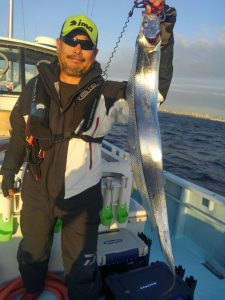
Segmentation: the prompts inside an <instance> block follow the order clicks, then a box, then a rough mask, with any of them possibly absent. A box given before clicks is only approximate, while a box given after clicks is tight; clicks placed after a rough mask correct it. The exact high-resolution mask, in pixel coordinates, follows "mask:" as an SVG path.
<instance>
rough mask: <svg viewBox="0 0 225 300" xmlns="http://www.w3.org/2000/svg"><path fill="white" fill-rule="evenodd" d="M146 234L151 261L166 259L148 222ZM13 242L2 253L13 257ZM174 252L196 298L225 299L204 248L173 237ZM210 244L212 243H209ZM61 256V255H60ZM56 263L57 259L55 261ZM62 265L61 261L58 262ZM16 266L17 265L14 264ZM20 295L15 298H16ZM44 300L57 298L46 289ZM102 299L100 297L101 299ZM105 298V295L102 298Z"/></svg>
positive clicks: (221, 283) (224, 281)
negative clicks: (192, 284)
mask: <svg viewBox="0 0 225 300" xmlns="http://www.w3.org/2000/svg"><path fill="white" fill-rule="evenodd" d="M145 232H146V234H147V235H148V236H150V237H151V239H152V247H151V250H150V263H151V262H154V261H157V260H160V261H162V260H164V258H163V256H162V252H161V249H160V246H159V243H158V237H157V233H156V232H153V233H151V234H149V226H148V224H146V230H145ZM55 242H56V244H58V246H59V247H60V241H59V239H58V237H56V239H55ZM9 243H12V245H11V246H13V247H9V244H8V243H3V244H1V253H2V252H4V248H5V251H7V252H6V253H5V254H6V255H7V256H11V257H13V255H14V254H15V253H14V254H13V253H10V252H15V247H16V246H17V245H16V244H17V243H18V240H14V241H10V242H9ZM172 246H173V254H174V259H175V263H176V265H177V266H178V265H182V266H183V268H185V275H184V278H186V277H189V276H191V275H192V276H194V278H195V279H197V285H196V289H195V294H194V295H195V297H194V299H195V300H212V299H215V300H224V299H225V279H219V278H218V277H217V276H216V275H214V274H213V273H212V272H210V271H209V270H208V269H207V268H206V267H205V266H204V265H203V264H202V263H203V262H204V260H205V259H204V257H205V256H204V255H205V253H203V251H202V249H200V248H199V247H198V246H196V245H195V244H194V243H193V242H192V241H191V240H190V239H189V238H187V237H185V236H181V237H179V238H176V239H174V238H172ZM209 246H210V245H209ZM10 249H11V251H10ZM2 254H3V253H2ZM58 257H59V256H58ZM54 265H56V264H55V261H54ZM58 265H61V262H58ZM14 268H17V265H16V264H14ZM8 271H9V272H12V273H15V270H14V272H13V270H8ZM17 299H19V297H17V298H15V300H17ZM40 299H42V300H55V299H56V298H55V297H54V296H53V295H52V294H50V292H48V291H44V292H43V294H42V295H41V296H40ZM99 300H100V299H99ZM101 300H104V297H102V298H101Z"/></svg>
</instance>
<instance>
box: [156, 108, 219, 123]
mask: <svg viewBox="0 0 225 300" xmlns="http://www.w3.org/2000/svg"><path fill="white" fill-rule="evenodd" d="M159 112H161V113H167V114H172V115H180V116H188V117H193V118H198V119H205V120H211V121H218V122H225V118H223V117H215V116H211V115H209V114H203V113H198V112H182V111H171V110H169V109H163V108H160V109H159Z"/></svg>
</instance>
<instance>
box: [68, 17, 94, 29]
mask: <svg viewBox="0 0 225 300" xmlns="http://www.w3.org/2000/svg"><path fill="white" fill-rule="evenodd" d="M70 26H81V27H84V28H85V29H87V30H89V31H90V32H92V31H93V28H92V27H91V26H89V25H88V24H87V23H85V22H83V21H82V20H79V22H78V24H77V21H75V20H72V21H71V22H70Z"/></svg>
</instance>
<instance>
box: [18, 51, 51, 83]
mask: <svg viewBox="0 0 225 300" xmlns="http://www.w3.org/2000/svg"><path fill="white" fill-rule="evenodd" d="M54 60H55V56H54V55H49V54H47V53H41V52H38V51H35V50H31V49H24V61H25V83H27V82H28V81H29V80H30V79H31V78H32V77H34V76H36V75H37V73H38V71H37V64H39V63H40V62H42V61H43V62H46V63H51V62H53V61H54Z"/></svg>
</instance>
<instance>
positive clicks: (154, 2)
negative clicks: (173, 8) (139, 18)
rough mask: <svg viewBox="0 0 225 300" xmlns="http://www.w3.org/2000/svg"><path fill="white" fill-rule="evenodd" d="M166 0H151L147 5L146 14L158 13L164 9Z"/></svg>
mask: <svg viewBox="0 0 225 300" xmlns="http://www.w3.org/2000/svg"><path fill="white" fill-rule="evenodd" d="M164 3H165V0H149V4H147V5H146V8H145V13H146V14H151V13H153V14H158V13H161V12H162V10H163V6H164Z"/></svg>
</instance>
